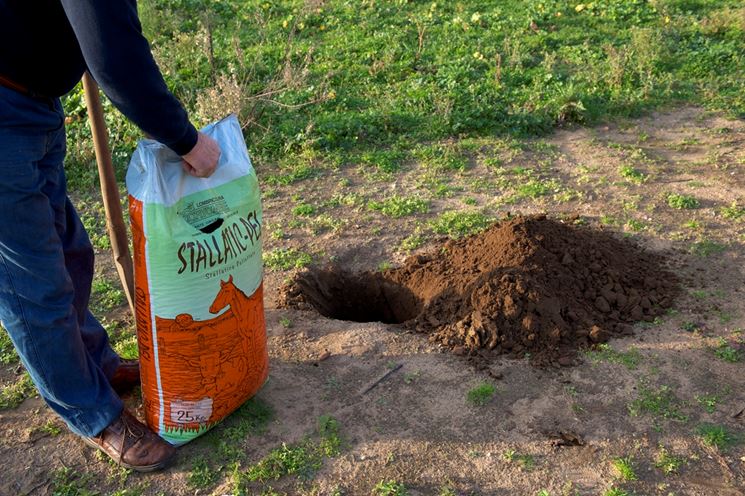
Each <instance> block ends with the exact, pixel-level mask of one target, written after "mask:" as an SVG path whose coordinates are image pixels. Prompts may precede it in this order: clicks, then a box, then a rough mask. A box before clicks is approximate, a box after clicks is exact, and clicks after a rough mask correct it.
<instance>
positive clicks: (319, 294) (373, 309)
mask: <svg viewBox="0 0 745 496" xmlns="http://www.w3.org/2000/svg"><path fill="white" fill-rule="evenodd" d="M295 283H296V284H297V286H298V288H299V289H300V291H301V292H302V295H303V298H304V300H305V301H306V302H307V303H309V304H310V305H311V306H313V308H315V309H316V310H317V311H318V313H320V314H321V315H323V316H325V317H329V318H332V319H337V320H351V321H353V322H383V323H385V324H399V323H401V322H405V321H407V320H410V319H413V318H414V317H416V316H417V315H418V314H419V312H420V311H421V309H422V303H421V300H420V299H419V298H417V296H416V295H415V294H414V293H412V292H411V291H410V290H409V289H408V288H406V287H404V286H402V285H400V284H397V283H395V282H393V281H390V280H387V279H385V277H383V275H382V274H379V273H376V272H364V273H361V274H351V273H349V272H347V271H344V270H342V269H339V268H338V267H327V268H314V269H311V270H309V271H307V272H305V273H303V274H302V275H300V277H298V279H297V280H296V281H295Z"/></svg>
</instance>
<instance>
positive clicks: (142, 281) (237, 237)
mask: <svg viewBox="0 0 745 496" xmlns="http://www.w3.org/2000/svg"><path fill="white" fill-rule="evenodd" d="M203 132H205V133H206V134H208V135H209V136H211V137H212V138H214V139H215V140H216V141H217V142H218V143H219V144H220V149H221V152H222V155H221V157H220V161H219V164H218V167H217V170H216V171H215V173H214V174H213V175H212V176H211V177H209V178H206V179H201V178H195V177H192V176H190V175H188V174H187V173H185V172H184V171H183V169H182V165H181V160H182V159H181V157H179V156H178V155H176V154H175V153H174V152H173V151H171V150H170V149H169V148H167V147H166V146H164V145H162V144H160V143H158V142H156V141H152V140H143V141H141V142H140V143H139V145H138V146H137V149H136V150H135V153H134V155H133V156H132V160H131V162H130V165H129V169H128V171H127V179H126V182H127V190H128V193H129V212H130V219H131V227H132V237H133V241H134V265H135V314H136V321H137V342H138V345H139V350H140V370H141V372H140V373H141V376H142V397H143V402H144V406H145V417H146V420H147V423H148V425H149V426H150V428H151V429H153V430H154V431H155V432H157V433H158V434H159V435H160V436H161V437H163V438H164V439H165V440H166V441H168V442H170V443H172V444H175V445H179V444H183V443H186V442H188V441H190V440H192V439H194V438H195V437H197V436H199V435H200V434H202V433H203V432H205V431H207V430H208V429H209V428H211V427H212V426H214V425H215V424H216V423H217V422H219V421H220V420H222V419H223V418H225V417H226V416H227V415H229V414H230V413H231V412H233V411H234V410H235V409H236V408H238V407H239V406H240V405H241V404H243V403H244V402H245V401H246V400H247V399H249V398H250V397H251V396H253V395H254V394H255V393H256V392H257V391H258V390H259V388H260V387H261V386H262V385H263V383H264V382H265V380H266V378H267V374H268V361H269V357H268V353H267V345H266V326H265V321H264V301H263V292H262V260H261V228H262V216H261V201H260V193H259V185H258V180H257V178H256V173H255V171H254V169H253V166H252V165H251V160H250V159H249V156H248V151H247V150H246V145H245V142H244V141H243V135H242V133H241V129H240V125H239V124H238V120H237V119H236V117H235V116H230V117H227V118H225V119H223V120H221V121H219V122H217V123H214V124H211V125H209V126H207V127H206V128H205V129H203Z"/></svg>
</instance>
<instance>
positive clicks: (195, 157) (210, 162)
mask: <svg viewBox="0 0 745 496" xmlns="http://www.w3.org/2000/svg"><path fill="white" fill-rule="evenodd" d="M181 158H183V159H184V161H183V162H182V165H183V167H184V171H185V172H186V173H187V174H190V175H192V176H194V177H210V176H211V175H212V173H213V172H215V169H217V161H218V160H219V159H220V145H218V144H217V141H215V140H213V139H212V138H210V137H209V136H207V135H206V134H204V133H203V132H199V134H198V135H197V144H196V145H194V148H192V149H191V151H190V152H189V153H187V154H186V155H183V156H182V157H181Z"/></svg>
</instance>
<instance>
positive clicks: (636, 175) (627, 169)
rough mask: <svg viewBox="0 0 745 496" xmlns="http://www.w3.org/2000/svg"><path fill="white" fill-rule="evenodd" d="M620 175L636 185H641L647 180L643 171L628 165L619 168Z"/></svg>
mask: <svg viewBox="0 0 745 496" xmlns="http://www.w3.org/2000/svg"><path fill="white" fill-rule="evenodd" d="M618 173H619V174H620V175H621V177H623V178H624V179H626V180H627V181H629V182H632V183H634V184H641V183H643V182H644V181H646V180H647V176H646V175H645V174H644V173H643V172H642V171H640V170H639V169H637V168H635V167H634V166H632V165H628V164H625V165H622V166H621V167H619V169H618Z"/></svg>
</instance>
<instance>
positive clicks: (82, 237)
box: [0, 86, 122, 436]
mask: <svg viewBox="0 0 745 496" xmlns="http://www.w3.org/2000/svg"><path fill="white" fill-rule="evenodd" d="M64 158H65V128H64V114H63V112H62V105H61V104H60V101H59V99H51V98H46V99H43V98H31V97H28V96H25V95H23V94H21V93H18V92H16V91H13V90H10V89H7V88H4V87H2V86H0V322H1V323H2V325H3V327H5V329H7V331H8V333H9V335H10V338H11V340H12V341H13V344H14V345H15V347H16V350H17V351H18V355H19V356H20V358H21V361H22V362H23V365H24V366H25V367H26V370H27V371H28V373H29V375H30V376H31V379H32V380H33V381H34V384H35V385H36V387H37V388H38V390H39V393H40V394H41V396H42V398H44V400H45V401H46V402H47V404H48V405H49V406H50V407H51V408H52V409H53V410H54V411H55V412H57V413H58V414H59V415H60V416H61V417H62V418H63V419H64V420H65V422H66V423H67V425H68V426H69V427H70V429H71V430H72V431H73V432H75V433H77V434H79V435H82V436H93V435H96V434H98V433H99V432H101V431H102V430H103V429H104V428H105V427H106V426H107V425H109V424H110V423H111V422H112V421H113V420H115V419H116V418H117V417H118V416H119V415H120V413H121V411H122V402H121V400H120V399H119V397H118V396H117V394H116V393H115V392H114V390H113V389H112V388H111V386H110V385H109V381H108V378H110V377H111V376H112V375H113V374H114V371H115V370H116V368H117V367H118V365H119V357H118V356H117V354H116V353H115V352H114V351H113V350H112V349H111V346H110V345H109V339H108V336H107V334H106V331H105V330H104V329H103V327H102V326H101V324H100V323H99V322H98V321H97V320H96V319H95V317H93V315H92V314H91V313H90V312H89V311H88V300H89V297H90V292H91V281H92V278H93V249H92V247H91V243H90V240H89V239H88V234H87V233H86V232H85V228H84V227H83V224H82V223H81V222H80V219H79V218H78V215H77V213H76V212H75V209H74V208H73V206H72V204H71V203H70V199H69V198H68V197H67V192H66V186H65V171H64V169H63V167H62V163H63V161H64Z"/></svg>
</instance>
